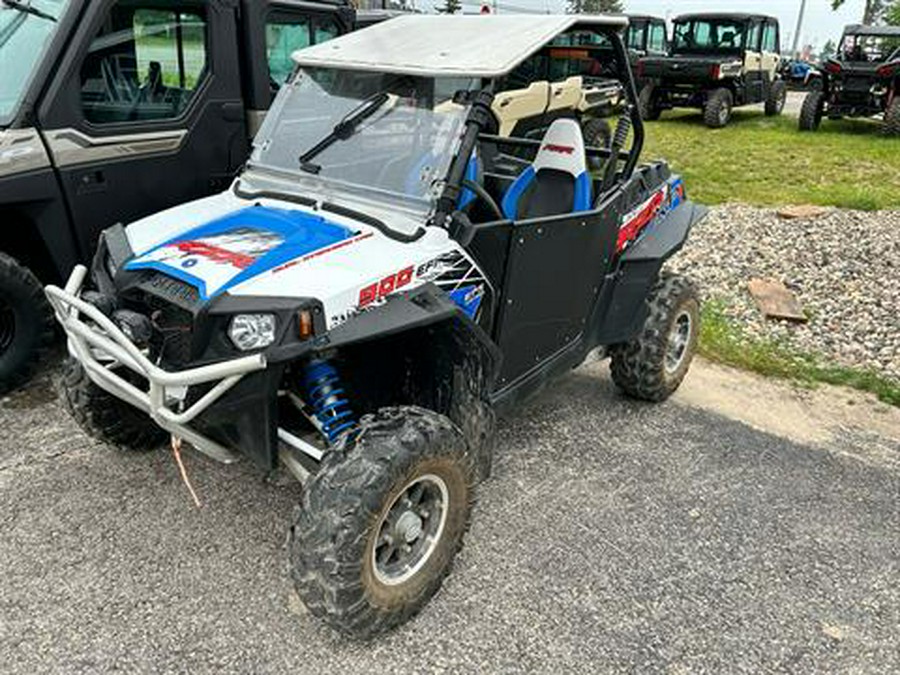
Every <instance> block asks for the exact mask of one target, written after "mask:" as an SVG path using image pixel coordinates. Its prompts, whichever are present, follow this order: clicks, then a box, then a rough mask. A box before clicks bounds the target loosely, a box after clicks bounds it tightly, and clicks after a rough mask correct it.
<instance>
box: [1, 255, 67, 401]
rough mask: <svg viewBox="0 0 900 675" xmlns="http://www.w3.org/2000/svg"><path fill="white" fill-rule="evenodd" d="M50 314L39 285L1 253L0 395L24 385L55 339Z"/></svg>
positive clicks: (27, 271)
mask: <svg viewBox="0 0 900 675" xmlns="http://www.w3.org/2000/svg"><path fill="white" fill-rule="evenodd" d="M54 334H55V333H54V324H53V313H52V311H51V309H50V304H49V303H48V302H47V298H46V297H44V291H43V288H42V287H41V282H40V281H38V279H37V277H35V276H34V274H33V273H32V272H31V270H29V269H28V268H27V267H24V266H23V265H20V264H19V263H18V262H16V261H15V260H14V259H13V258H11V257H9V256H8V255H5V254H3V253H0V394H3V393H6V392H7V391H11V390H12V389H14V388H15V387H17V386H19V385H20V384H22V383H24V382H25V381H26V380H27V379H28V378H29V377H30V376H31V374H32V372H33V371H34V368H35V366H37V364H38V363H39V362H40V360H41V358H42V357H43V356H44V355H45V354H46V350H47V348H48V347H49V346H50V344H51V342H52V341H53V337H54Z"/></svg>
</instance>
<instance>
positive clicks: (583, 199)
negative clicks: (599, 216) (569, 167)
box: [572, 171, 591, 213]
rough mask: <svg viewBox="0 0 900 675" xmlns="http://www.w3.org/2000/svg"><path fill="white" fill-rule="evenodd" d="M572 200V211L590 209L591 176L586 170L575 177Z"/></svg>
mask: <svg viewBox="0 0 900 675" xmlns="http://www.w3.org/2000/svg"><path fill="white" fill-rule="evenodd" d="M574 202H575V203H574V204H573V206H572V211H573V212H574V213H578V212H579V211H590V210H591V176H590V174H589V173H588V172H587V171H585V172H584V173H581V174H579V176H578V177H577V178H576V179H575V199H574Z"/></svg>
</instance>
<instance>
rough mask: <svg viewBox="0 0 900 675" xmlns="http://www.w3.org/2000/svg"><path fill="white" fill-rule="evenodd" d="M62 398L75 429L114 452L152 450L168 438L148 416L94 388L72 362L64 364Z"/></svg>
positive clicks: (82, 370)
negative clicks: (119, 450)
mask: <svg viewBox="0 0 900 675" xmlns="http://www.w3.org/2000/svg"><path fill="white" fill-rule="evenodd" d="M63 398H64V400H65V403H66V408H67V409H68V410H69V413H70V414H71V415H72V417H73V418H74V419H75V421H76V422H77V423H78V426H80V427H81V428H82V429H83V430H84V431H85V432H86V433H87V434H88V435H89V436H92V437H93V438H96V439H97V440H99V441H102V442H104V443H108V444H109V445H112V446H115V447H117V448H121V449H123V450H129V451H136V452H142V451H146V450H152V449H154V448H156V447H159V446H160V445H162V444H163V443H164V442H165V440H166V439H167V438H168V437H169V434H168V432H167V431H165V430H163V429H161V428H160V427H158V426H157V425H156V424H155V423H154V422H153V420H152V419H150V416H149V415H147V414H146V413H144V412H143V411H141V410H138V409H137V408H135V407H134V406H132V405H130V404H128V403H126V402H125V401H123V400H122V399H120V398H116V397H115V396H113V395H112V394H110V393H109V392H107V391H106V390H105V389H101V388H100V387H98V386H97V385H96V384H94V383H93V382H92V381H91V378H89V377H88V375H87V373H86V372H85V370H84V368H83V367H82V366H81V364H80V363H79V362H78V361H77V360H75V359H73V358H69V359H67V360H66V364H65V373H64V377H63Z"/></svg>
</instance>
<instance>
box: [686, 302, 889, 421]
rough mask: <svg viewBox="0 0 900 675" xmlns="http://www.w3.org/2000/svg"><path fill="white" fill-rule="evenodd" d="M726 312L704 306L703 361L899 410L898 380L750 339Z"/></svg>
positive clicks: (716, 304) (719, 307)
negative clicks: (834, 388)
mask: <svg viewBox="0 0 900 675" xmlns="http://www.w3.org/2000/svg"><path fill="white" fill-rule="evenodd" d="M725 309H726V306H725V304H724V303H723V302H721V301H716V300H713V301H709V302H706V303H704V306H703V316H702V328H701V332H700V353H701V354H702V355H703V356H705V357H706V358H708V359H710V360H713V361H718V362H720V363H724V364H727V365H730V366H735V367H737V368H743V369H745V370H751V371H753V372H756V373H759V374H761V375H765V376H768V377H779V378H783V379H787V380H791V381H794V382H797V383H799V384H802V385H806V386H813V385H815V384H817V383H824V384H834V385H841V386H845V387H852V388H853V389H859V390H861V391H866V392H870V393H872V394H875V395H876V396H877V397H878V398H879V400H881V401H883V402H884V403H888V404H890V405H894V406H898V407H900V381H897V380H893V379H890V378H886V377H884V376H883V375H880V374H878V373H876V372H874V371H871V370H862V369H857V368H847V367H844V366H836V365H830V364H828V363H827V362H826V360H825V359H824V357H820V356H816V355H813V354H804V353H801V352H797V351H795V350H792V349H790V348H788V347H786V346H785V345H782V344H780V343H777V342H774V341H771V340H759V339H753V338H750V337H748V336H747V335H745V334H744V332H743V331H742V330H741V328H740V327H739V326H738V325H737V323H736V322H735V321H733V320H732V319H730V318H729V317H728V316H727V315H726V313H725Z"/></svg>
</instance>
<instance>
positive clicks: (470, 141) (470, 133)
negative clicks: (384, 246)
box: [431, 84, 494, 227]
mask: <svg viewBox="0 0 900 675" xmlns="http://www.w3.org/2000/svg"><path fill="white" fill-rule="evenodd" d="M493 102H494V91H493V85H492V84H489V85H488V86H486V87H485V88H484V89H482V90H481V91H479V92H478V93H477V94H475V99H474V101H473V102H472V108H471V110H469V115H468V117H467V118H466V126H465V131H463V137H462V140H461V141H460V143H459V151H458V152H457V153H456V157H454V158H453V162H452V164H450V171H449V172H448V173H447V181H446V183H444V189H443V191H442V192H441V196H440V197H439V198H438V200H437V206H436V208H435V210H434V216H432V219H431V222H432V224H434V225H438V226H439V227H445V226H446V225H447V223H448V221H449V218H450V216H451V214H452V213H453V211H454V210H455V209H456V202H457V200H458V199H459V194H460V192H462V181H463V178H465V176H466V167H467V166H468V164H469V157H471V156H472V151H473V150H474V149H475V145H476V143H478V136H479V134H480V133H481V132H482V130H483V129H485V128H486V127H487V125H488V124H489V123H490V122H491V121H492V119H493V113H492V112H491V104H492V103H493Z"/></svg>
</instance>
